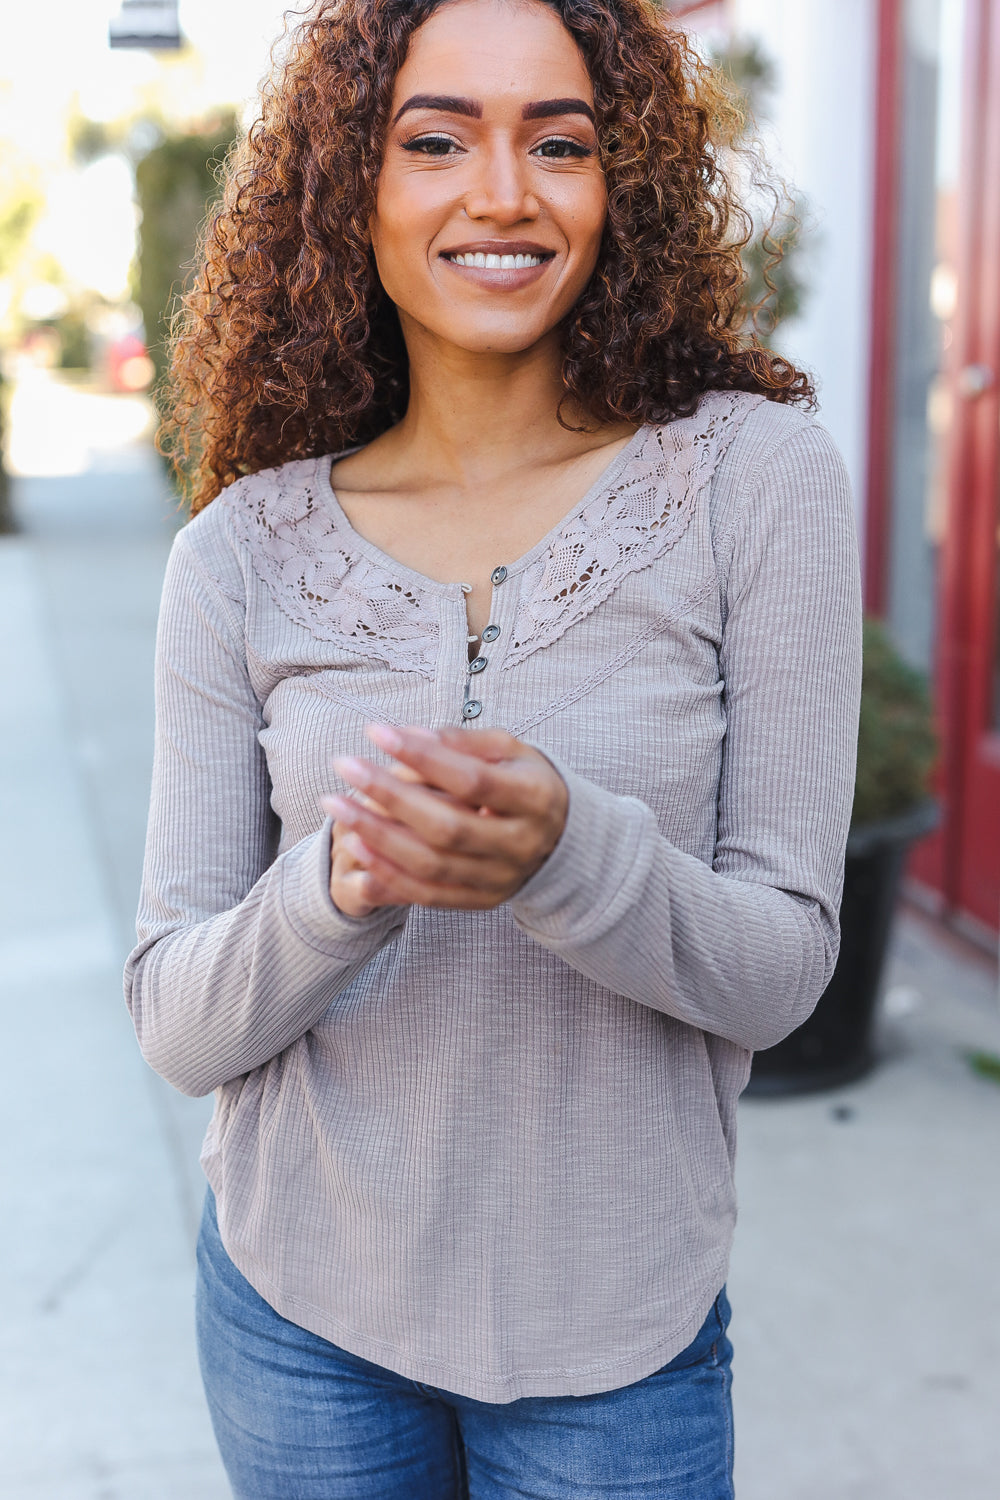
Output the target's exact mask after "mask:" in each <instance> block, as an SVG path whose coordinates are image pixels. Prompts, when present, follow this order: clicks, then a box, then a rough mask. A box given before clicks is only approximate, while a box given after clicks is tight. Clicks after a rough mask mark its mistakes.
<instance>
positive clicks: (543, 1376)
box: [219, 1224, 729, 1406]
mask: <svg viewBox="0 0 1000 1500" xmlns="http://www.w3.org/2000/svg"><path fill="white" fill-rule="evenodd" d="M219 1232H220V1235H221V1234H222V1227H221V1224H220V1230H219ZM223 1244H224V1246H225V1250H226V1254H227V1255H228V1256H229V1258H230V1260H231V1261H232V1262H233V1264H234V1265H235V1267H236V1269H237V1270H238V1271H239V1272H240V1274H241V1275H242V1276H245V1277H246V1279H247V1281H249V1283H250V1285H251V1286H252V1287H253V1289H254V1291H255V1292H257V1293H258V1294H259V1295H260V1296H261V1297H263V1298H264V1300H265V1302H267V1303H269V1304H270V1306H271V1307H272V1308H273V1309H274V1311H275V1312H276V1313H278V1315H279V1316H280V1317H282V1318H285V1319H287V1320H288V1322H290V1323H296V1324H298V1326H299V1327H300V1328H305V1329H306V1331H307V1332H309V1333H314V1334H316V1336H317V1337H318V1338H322V1339H326V1340H327V1341H328V1342H329V1343H331V1344H335V1345H336V1346H337V1347H338V1348H340V1349H344V1350H346V1352H347V1353H348V1354H353V1355H354V1356H355V1357H356V1358H358V1359H366V1360H368V1361H369V1363H371V1364H375V1365H380V1366H381V1367H382V1368H383V1369H386V1370H390V1371H391V1372H392V1373H393V1374H394V1375H399V1376H401V1377H402V1378H403V1379H404V1380H415V1381H418V1382H420V1383H421V1384H422V1385H431V1386H434V1387H436V1388H437V1389H438V1390H441V1391H446V1392H448V1393H449V1394H450V1395H454V1396H462V1397H465V1398H466V1399H468V1400H473V1401H483V1402H486V1403H489V1404H490V1405H495V1406H506V1405H509V1404H510V1402H512V1401H520V1400H522V1399H524V1398H525V1397H531V1396H542V1397H545V1396H556V1397H565V1396H597V1395H601V1394H602V1393H604V1392H606V1391H615V1390H621V1389H623V1388H624V1387H625V1386H629V1385H635V1384H636V1383H637V1382H638V1381H640V1380H645V1379H646V1378H647V1377H648V1376H650V1375H654V1374H655V1373H656V1371H657V1370H659V1369H662V1367H663V1366H664V1365H666V1364H669V1363H670V1361H671V1360H672V1359H675V1358H676V1357H677V1355H678V1354H680V1353H681V1352H682V1351H683V1350H684V1349H686V1348H687V1346H688V1345H689V1344H690V1343H691V1341H692V1339H693V1338H694V1337H695V1335H696V1334H697V1332H698V1330H699V1328H701V1326H702V1324H703V1323H704V1321H705V1319H706V1318H707V1317H708V1314H709V1312H710V1311H711V1309H712V1306H713V1304H714V1303H715V1300H716V1298H717V1297H718V1295H719V1292H720V1291H721V1290H722V1288H723V1286H724V1285H725V1282H726V1272H727V1270H728V1264H729V1250H728V1248H727V1250H726V1252H725V1254H724V1255H723V1256H722V1257H721V1259H720V1261H719V1263H718V1265H717V1266H716V1268H715V1271H714V1272H713V1273H712V1275H711V1276H710V1277H709V1278H708V1280H707V1285H708V1286H709V1287H710V1288H712V1290H710V1291H709V1292H706V1293H704V1294H703V1295H702V1296H701V1297H700V1298H699V1300H698V1301H697V1303H696V1304H695V1311H694V1312H693V1313H692V1314H691V1315H690V1317H688V1318H687V1319H685V1321H684V1322H683V1323H682V1324H681V1325H680V1328H679V1329H675V1330H674V1331H673V1332H671V1333H670V1334H667V1335H665V1336H664V1337H662V1338H660V1339H658V1340H657V1341H656V1343H655V1344H652V1345H648V1346H646V1347H645V1348H643V1349H641V1350H638V1351H635V1352H633V1353H629V1354H624V1355H621V1356H620V1357H618V1358H616V1359H610V1360H597V1361H594V1362H593V1363H591V1364H587V1365H582V1366H580V1367H579V1368H578V1369H575V1370H570V1369H555V1370H533V1371H524V1372H519V1373H513V1374H510V1375H504V1376H489V1375H486V1374H483V1373H480V1372H476V1371H466V1370H465V1369H460V1368H459V1367H457V1366H451V1365H445V1364H443V1363H442V1362H441V1361H439V1360H434V1359H424V1358H421V1357H419V1356H417V1355H412V1356H411V1355H410V1354H408V1353H407V1352H406V1351H405V1350H401V1349H399V1348H398V1347H397V1346H395V1345H390V1344H386V1343H384V1342H383V1341H382V1340H379V1339H373V1338H370V1337H369V1336H368V1335H366V1334H363V1333H360V1332H359V1331H357V1330H356V1329H353V1328H347V1327H345V1326H344V1325H342V1324H340V1323H339V1322H338V1321H337V1319H336V1318H333V1317H331V1316H330V1315H329V1314H328V1313H325V1312H324V1311H323V1310H322V1309H321V1308H318V1307H316V1306H314V1305H313V1304H312V1303H309V1302H305V1301H303V1300H302V1299H301V1298H299V1297H296V1296H295V1295H294V1294H291V1293H285V1292H283V1291H282V1290H281V1288H280V1287H277V1286H275V1284H274V1283H273V1282H272V1281H271V1279H270V1277H269V1276H268V1275H267V1274H266V1273H265V1272H264V1271H263V1270H262V1269H261V1268H260V1267H259V1266H258V1265H257V1264H256V1262H255V1261H254V1260H253V1257H252V1256H250V1255H244V1254H243V1247H242V1246H238V1247H236V1248H237V1253H236V1254H234V1253H233V1250H232V1249H231V1248H230V1246H229V1245H226V1244H225V1240H223Z"/></svg>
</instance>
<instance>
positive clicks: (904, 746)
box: [851, 620, 937, 827]
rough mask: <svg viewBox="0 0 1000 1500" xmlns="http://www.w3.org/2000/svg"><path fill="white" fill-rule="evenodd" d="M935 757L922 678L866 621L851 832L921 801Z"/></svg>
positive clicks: (878, 625)
mask: <svg viewBox="0 0 1000 1500" xmlns="http://www.w3.org/2000/svg"><path fill="white" fill-rule="evenodd" d="M936 755H937V738H936V736H935V734H934V729H933V725H932V719H931V704H930V698H929V695H928V692H927V684H926V682H925V681H924V678H923V677H922V676H921V674H920V673H919V672H916V671H914V669H913V668H912V667H910V666H908V665H907V663H906V662H905V661H904V660H903V658H902V657H901V656H900V654H899V652H898V651H897V650H896V648H895V646H894V645H893V644H892V641H891V640H890V638H889V634H888V631H887V630H886V628H885V626H884V625H882V624H881V623H880V622H879V621H877V620H866V621H865V627H864V665H863V669H862V681H861V724H860V728H859V732H858V779H857V785H856V787H855V791H854V811H853V815H852V819H851V824H852V827H860V826H862V825H863V824H866V823H877V822H881V820H882V819H883V818H892V817H895V816H896V815H897V814H899V813H904V812H908V811H909V810H910V808H912V807H915V806H917V805H918V804H919V803H921V802H924V801H926V799H927V797H928V796H929V786H928V778H929V776H930V772H931V768H932V766H933V764H934V760H935V757H936Z"/></svg>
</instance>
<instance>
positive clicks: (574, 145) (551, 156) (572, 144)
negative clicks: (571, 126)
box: [535, 135, 594, 161]
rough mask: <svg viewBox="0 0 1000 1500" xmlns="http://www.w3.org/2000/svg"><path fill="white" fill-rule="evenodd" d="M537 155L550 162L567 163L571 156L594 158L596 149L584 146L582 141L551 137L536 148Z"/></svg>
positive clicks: (557, 136) (559, 136)
mask: <svg viewBox="0 0 1000 1500" xmlns="http://www.w3.org/2000/svg"><path fill="white" fill-rule="evenodd" d="M535 154H537V155H538V156H544V157H545V158H546V159H547V160H549V161H565V160H566V159H567V157H571V156H572V157H578V158H579V157H585V156H593V154H594V148H593V146H585V145H583V143H582V142H581V141H570V140H567V139H566V137H565V136H561V135H551V136H549V138H548V140H546V141H542V142H541V144H540V145H538V146H536V147H535Z"/></svg>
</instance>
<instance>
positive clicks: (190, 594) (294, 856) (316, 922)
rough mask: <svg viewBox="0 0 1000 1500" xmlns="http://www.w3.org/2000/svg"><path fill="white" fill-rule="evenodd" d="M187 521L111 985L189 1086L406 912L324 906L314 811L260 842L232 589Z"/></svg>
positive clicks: (263, 799) (176, 1077) (152, 1047)
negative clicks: (286, 832) (128, 930)
mask: <svg viewBox="0 0 1000 1500" xmlns="http://www.w3.org/2000/svg"><path fill="white" fill-rule="evenodd" d="M190 530H191V529H190V528H189V529H187V530H185V531H182V532H181V533H180V535H179V536H178V538H177V541H176V543H175V545H174V549H173V552H172V554H171V558H170V562H169V565H168V569H167V576H166V581H165V584H164V593H163V603H162V607H161V613H160V625H159V631H158V637H157V664H156V746H155V755H154V769H153V787H152V800H151V806H150V817H149V830H148V835H147V843H146V859H145V867H144V872H143V885H142V894H141V898H140V907H139V916H138V922H137V928H138V936H139V943H138V946H137V947H136V948H135V950H134V951H133V953H132V954H131V956H130V958H129V961H128V965H127V968H126V972H125V993H126V999H127V1002H128V1005H129V1009H130V1011H131V1013H132V1018H133V1021H134V1024H135V1029H136V1033H137V1035H138V1038H139V1043H140V1046H141V1048H142V1051H143V1054H144V1056H145V1057H146V1059H147V1061H148V1062H149V1063H150V1064H151V1066H152V1067H153V1068H154V1069H155V1070H156V1071H157V1072H158V1073H160V1074H162V1076H163V1077H164V1078H166V1079H167V1080H168V1082H170V1083H172V1084H173V1085H174V1086H175V1087H176V1088H178V1089H180V1090H181V1091H182V1092H184V1093H186V1094H193V1095H198V1094H205V1093H208V1092H210V1091H211V1090H212V1089H213V1088H215V1087H217V1086H218V1085H219V1084H221V1083H225V1082H227V1081H228V1080H230V1079H232V1078H235V1077H237V1076H239V1075H240V1074H242V1073H246V1072H249V1071H250V1070H251V1069H253V1068H256V1067H258V1066H259V1065H260V1064H262V1063H265V1062H267V1061H268V1060H269V1059H270V1058H272V1057H274V1056H276V1055H277V1054H278V1053H279V1052H281V1051H282V1050H283V1049H284V1048H285V1047H287V1046H289V1045H290V1044H291V1043H292V1042H294V1041H295V1040H297V1039H298V1038H299V1037H301V1036H302V1035H304V1033H305V1032H307V1031H308V1030H309V1029H310V1028H311V1027H312V1026H313V1025H314V1024H315V1023H316V1021H317V1020H318V1019H319V1017H320V1016H322V1014H323V1012H324V1011H325V1010H326V1009H327V1008H328V1006H329V1005H330V1003H331V1002H332V1001H333V1000H334V999H335V998H336V996H337V994H338V993H339V992H340V991H341V990H342V989H343V988H344V987H345V986H346V985H347V984H349V983H350V981H351V980H352V979H353V977H354V976H355V974H357V972H358V971H359V970H360V969H361V968H362V967H363V966H364V964H366V963H367V962H368V961H369V960H370V959H371V958H372V956H373V955H374V954H375V953H377V951H378V950H379V948H381V947H382V945H383V944H384V943H385V942H386V941H388V940H389V939H390V938H391V937H392V936H393V935H394V933H395V932H396V931H397V930H398V928H399V927H400V926H401V925H402V923H403V921H404V915H405V914H404V913H403V912H402V911H401V910H400V909H399V908H392V909H386V910H383V911H380V912H377V913H373V915H372V916H371V917H370V918H366V919H364V920H357V919H354V918H350V917H347V916H345V915H344V914H343V913H341V912H340V911H338V909H337V908H336V906H335V905H334V904H333V901H332V900H331V898H330V892H329V875H330V870H329V864H330V861H329V847H330V824H329V822H328V821H327V822H326V823H325V824H324V825H323V826H322V827H320V828H319V829H318V830H317V831H316V832H315V833H314V834H312V835H310V836H308V837H306V838H303V839H302V840H301V841H300V842H298V843H297V844H295V845H293V846H292V847H291V848H289V849H287V850H286V851H285V852H284V853H282V854H281V855H279V856H278V857H277V858H275V851H276V849H277V841H278V831H279V830H278V827H277V819H276V818H275V816H274V814H273V812H272V810H271V806H270V781H269V777H268V771H267V765H266V762H265V757H264V753H263V751H262V749H261V745H260V741H259V739H258V734H259V732H260V730H261V727H262V717H261V708H260V704H259V703H258V701H257V698H256V695H255V693H254V690H253V686H252V684H251V682H250V679H249V675H248V670H247V663H246V658H245V651H244V645H243V631H242V623H241V618H240V614H241V610H240V604H239V602H238V601H237V600H236V599H235V598H230V597H228V595H227V594H226V593H225V592H224V591H223V590H222V589H221V588H220V587H219V586H218V583H217V582H216V581H215V580H214V579H213V578H211V577H210V576H209V575H208V573H207V572H206V571H205V570H204V568H203V567H202V566H201V565H200V563H199V560H198V557H197V549H196V547H195V546H194V545H193V544H192V542H191V539H190ZM234 592H235V591H234Z"/></svg>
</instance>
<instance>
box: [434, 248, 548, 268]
mask: <svg viewBox="0 0 1000 1500" xmlns="http://www.w3.org/2000/svg"><path fill="white" fill-rule="evenodd" d="M448 258H449V259H450V260H452V261H454V263H455V265H456V266H478V267H479V268H480V269H481V270H488V271H522V270H523V269H524V268H525V266H540V265H541V263H542V257H541V256H540V255H486V254H484V252H483V251H482V250H476V251H472V250H469V251H467V252H466V253H465V254H464V255H452V256H449V257H448Z"/></svg>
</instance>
